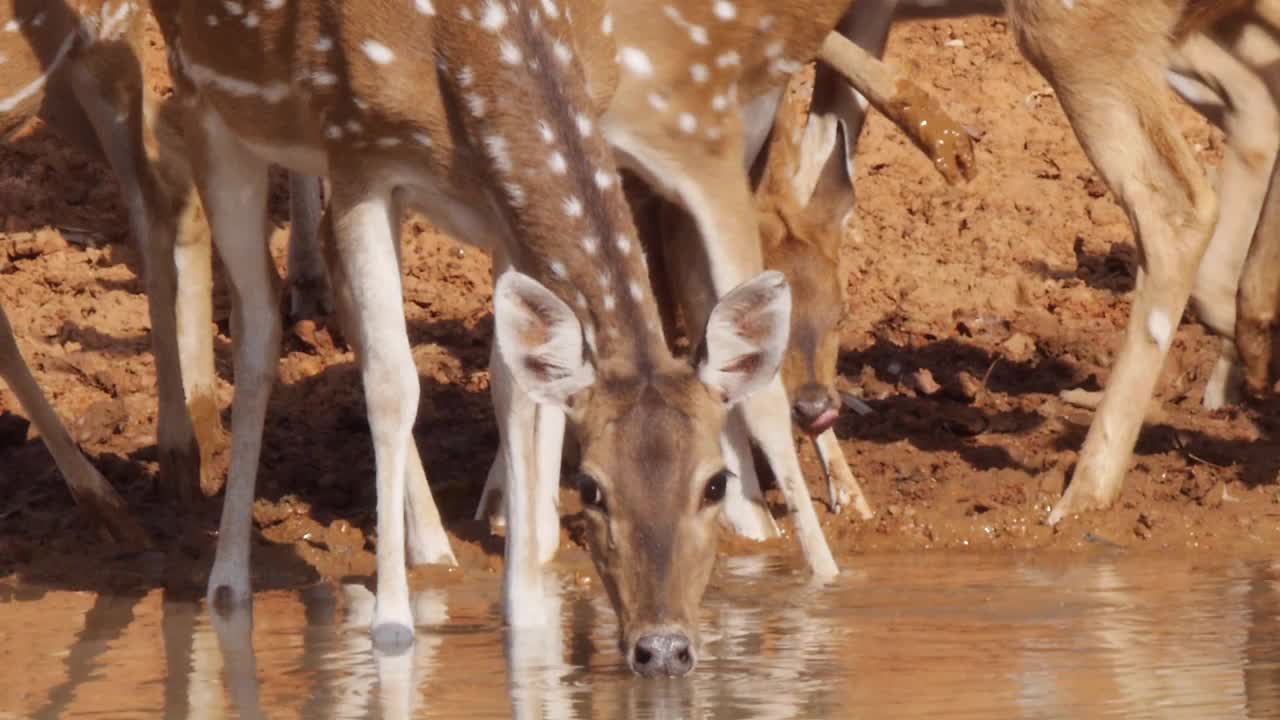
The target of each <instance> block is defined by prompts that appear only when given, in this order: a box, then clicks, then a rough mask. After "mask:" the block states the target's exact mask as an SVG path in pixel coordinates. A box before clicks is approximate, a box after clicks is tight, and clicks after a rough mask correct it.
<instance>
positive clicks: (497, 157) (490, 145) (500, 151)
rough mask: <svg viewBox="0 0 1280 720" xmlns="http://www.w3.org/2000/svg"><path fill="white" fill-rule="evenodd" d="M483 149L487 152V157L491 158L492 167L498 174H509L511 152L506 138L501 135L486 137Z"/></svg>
mask: <svg viewBox="0 0 1280 720" xmlns="http://www.w3.org/2000/svg"><path fill="white" fill-rule="evenodd" d="M484 147H485V150H487V151H488V152H489V157H491V158H493V164H494V167H496V168H498V170H499V171H500V172H504V173H510V172H511V151H510V149H509V146H508V145H507V139H506V138H504V137H502V136H501V135H487V136H485V139H484Z"/></svg>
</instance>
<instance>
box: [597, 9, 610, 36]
mask: <svg viewBox="0 0 1280 720" xmlns="http://www.w3.org/2000/svg"><path fill="white" fill-rule="evenodd" d="M600 32H602V33H604V34H605V35H612V34H613V13H605V14H604V19H603V20H601V21H600Z"/></svg>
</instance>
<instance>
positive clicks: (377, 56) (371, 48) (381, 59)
mask: <svg viewBox="0 0 1280 720" xmlns="http://www.w3.org/2000/svg"><path fill="white" fill-rule="evenodd" d="M360 49H361V50H363V51H364V54H365V55H367V56H368V57H369V59H370V60H372V61H373V62H375V63H377V64H378V65H389V64H390V63H391V61H392V60H395V59H396V54H395V53H394V52H392V51H391V48H389V47H387V46H386V45H383V44H382V43H380V42H378V41H377V40H365V41H364V42H362V43H360Z"/></svg>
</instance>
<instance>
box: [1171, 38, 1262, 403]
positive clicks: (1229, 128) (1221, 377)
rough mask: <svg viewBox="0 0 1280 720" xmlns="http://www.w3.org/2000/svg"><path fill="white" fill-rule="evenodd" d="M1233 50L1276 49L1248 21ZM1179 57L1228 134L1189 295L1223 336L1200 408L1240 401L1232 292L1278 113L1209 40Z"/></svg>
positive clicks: (1253, 80)
mask: <svg viewBox="0 0 1280 720" xmlns="http://www.w3.org/2000/svg"><path fill="white" fill-rule="evenodd" d="M1234 49H1235V50H1237V51H1241V52H1243V53H1244V54H1245V55H1246V56H1252V57H1255V58H1257V59H1259V60H1263V59H1264V58H1263V57H1259V56H1266V55H1269V56H1271V57H1273V58H1274V57H1275V56H1276V55H1277V54H1280V46H1277V43H1276V41H1275V39H1274V37H1273V36H1272V35H1271V34H1270V33H1269V32H1266V31H1265V30H1263V29H1261V28H1258V27H1253V26H1251V27H1249V28H1247V29H1245V31H1244V32H1242V33H1241V34H1240V35H1239V36H1238V38H1237V42H1236V47H1235V48H1234ZM1180 55H1181V60H1182V61H1183V62H1184V63H1185V64H1186V65H1187V66H1188V68H1189V70H1190V71H1191V72H1193V73H1194V74H1195V76H1196V77H1198V78H1201V79H1202V81H1203V82H1206V83H1209V84H1210V85H1211V86H1212V87H1214V88H1217V89H1219V92H1217V93H1215V94H1216V95H1220V96H1221V97H1222V98H1223V101H1222V108H1223V110H1222V113H1221V116H1220V117H1221V124H1222V126H1223V129H1224V130H1225V131H1226V138H1227V147H1226V152H1225V154H1224V157H1223V161H1222V165H1221V169H1220V171H1219V175H1218V177H1219V181H1218V188H1219V193H1218V196H1219V197H1220V198H1221V205H1222V208H1221V211H1220V212H1219V213H1218V224H1217V226H1216V227H1215V228H1214V232H1213V237H1212V238H1211V239H1210V241H1209V247H1208V249H1207V250H1206V251H1205V255H1204V258H1203V259H1202V260H1201V261H1200V268H1199V271H1198V273H1197V275H1196V284H1195V287H1194V289H1193V290H1192V294H1191V303H1192V306H1193V307H1195V309H1196V314H1197V315H1198V316H1199V318H1200V320H1201V322H1203V323H1204V324H1205V325H1208V326H1209V328H1210V329H1211V330H1213V331H1214V332H1215V333H1218V334H1219V335H1221V336H1223V337H1224V338H1227V339H1228V340H1226V341H1224V343H1223V349H1222V355H1221V356H1220V357H1219V359H1218V362H1217V366H1216V367H1215V368H1214V372H1213V374H1212V375H1211V376H1210V378H1209V381H1208V383H1207V384H1206V386H1205V392H1204V405H1205V407H1207V408H1210V409H1212V408H1216V407H1221V406H1223V405H1227V404H1232V403H1236V402H1238V401H1239V392H1240V388H1239V383H1240V379H1241V378H1240V374H1239V371H1238V370H1237V369H1236V352H1235V346H1234V344H1233V343H1232V342H1230V338H1233V337H1234V336H1235V329H1236V290H1237V287H1238V285H1239V279H1240V273H1241V271H1242V270H1243V269H1244V267H1245V257H1246V255H1247V254H1248V252H1249V244H1250V240H1252V239H1253V237H1254V230H1255V228H1257V227H1258V217H1259V213H1260V212H1261V210H1262V204H1263V200H1264V198H1265V197H1266V194H1267V186H1268V183H1269V179H1270V170H1271V167H1272V166H1273V165H1274V164H1275V160H1276V148H1277V147H1280V112H1277V108H1276V103H1275V100H1274V99H1273V98H1272V95H1271V93H1270V92H1269V91H1268V89H1267V84H1266V83H1265V82H1264V79H1263V78H1261V77H1259V76H1258V74H1257V73H1256V72H1255V71H1254V70H1252V69H1251V68H1249V67H1248V66H1246V65H1245V63H1243V62H1242V61H1241V60H1240V59H1238V58H1237V57H1236V56H1235V55H1234V54H1233V53H1232V52H1230V51H1228V49H1227V48H1224V47H1223V46H1222V45H1219V44H1218V43H1217V42H1214V41H1213V40H1211V39H1210V38H1209V37H1207V36H1204V35H1197V36H1194V37H1192V38H1189V39H1188V40H1187V42H1186V44H1185V45H1184V46H1183V47H1182V48H1181V53H1180ZM1174 77H1176V76H1171V82H1173V84H1174V86H1175V88H1176V87H1178V86H1179V83H1178V82H1177V81H1175V80H1173V78H1174ZM1184 95H1185V93H1184ZM1263 235H1265V231H1263V232H1262V233H1260V234H1259V236H1260V237H1261V236H1263Z"/></svg>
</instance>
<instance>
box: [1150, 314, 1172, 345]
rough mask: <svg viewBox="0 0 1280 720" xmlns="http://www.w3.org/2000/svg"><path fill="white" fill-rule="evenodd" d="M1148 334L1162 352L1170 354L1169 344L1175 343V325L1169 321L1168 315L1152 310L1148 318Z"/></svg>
mask: <svg viewBox="0 0 1280 720" xmlns="http://www.w3.org/2000/svg"><path fill="white" fill-rule="evenodd" d="M1147 332H1148V333H1150V334H1151V339H1152V340H1153V341H1155V344H1156V346H1157V347H1159V348H1160V352H1168V350H1169V344H1170V343H1171V342H1173V323H1172V322H1171V321H1170V320H1169V315H1168V313H1166V312H1165V311H1163V310H1152V311H1151V314H1150V315H1148V316H1147Z"/></svg>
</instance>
